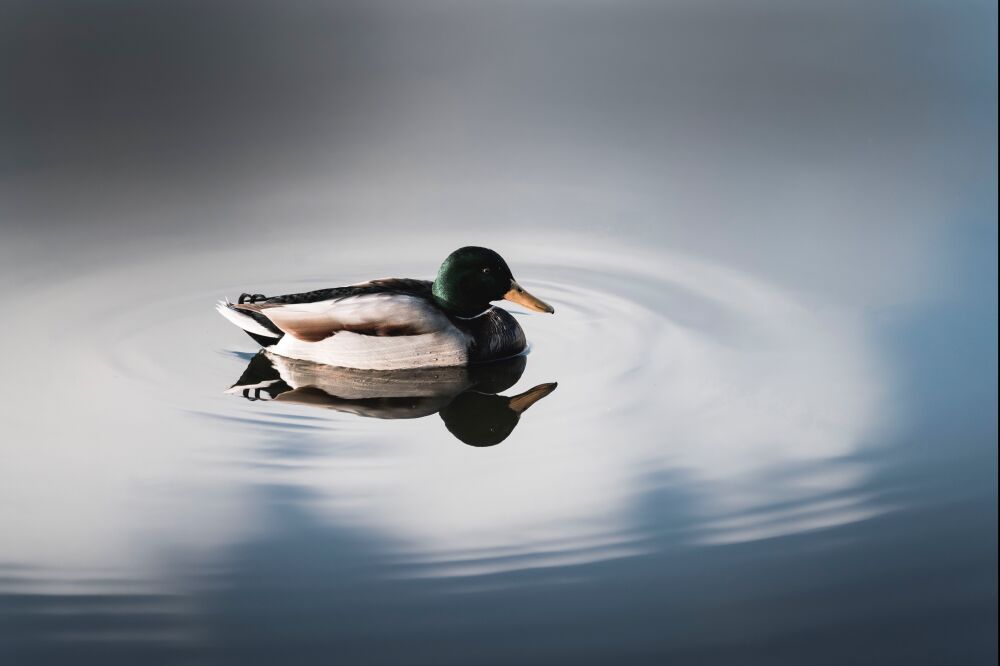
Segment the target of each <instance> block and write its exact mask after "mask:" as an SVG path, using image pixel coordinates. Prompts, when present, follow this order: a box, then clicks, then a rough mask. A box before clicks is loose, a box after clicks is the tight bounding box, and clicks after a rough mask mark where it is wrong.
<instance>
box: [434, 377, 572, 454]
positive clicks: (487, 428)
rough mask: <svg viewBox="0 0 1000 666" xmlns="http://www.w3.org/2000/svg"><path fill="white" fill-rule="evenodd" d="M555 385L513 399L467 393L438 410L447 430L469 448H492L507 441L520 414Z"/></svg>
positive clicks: (528, 391)
mask: <svg viewBox="0 0 1000 666" xmlns="http://www.w3.org/2000/svg"><path fill="white" fill-rule="evenodd" d="M555 388H556V384H555V383H554V382H553V383H551V384H539V385H538V386H536V387H534V388H532V389H529V390H527V391H525V392H524V393H521V394H519V395H516V396H514V397H512V398H508V397H506V396H502V395H490V394H487V393H479V392H477V391H466V392H465V393H463V394H461V395H459V396H457V397H456V398H455V399H454V400H452V401H451V403H450V404H449V405H448V406H447V407H445V408H444V409H442V410H441V412H440V414H441V419H442V420H443V421H444V425H445V427H446V428H448V431H449V432H450V433H451V434H453V435H454V436H455V437H457V438H458V439H460V440H461V441H463V442H465V443H466V444H468V445H469V446H494V445H496V444H499V443H500V442H502V441H503V440H505V439H507V437H508V436H509V435H510V433H511V432H512V431H513V430H514V426H516V425H517V422H518V421H519V420H520V419H521V414H523V413H524V411H525V410H527V409H528V407H531V406H532V405H533V404H535V403H536V402H538V401H539V400H541V399H542V398H544V397H545V396H547V395H548V394H549V393H552V391H554V390H555Z"/></svg>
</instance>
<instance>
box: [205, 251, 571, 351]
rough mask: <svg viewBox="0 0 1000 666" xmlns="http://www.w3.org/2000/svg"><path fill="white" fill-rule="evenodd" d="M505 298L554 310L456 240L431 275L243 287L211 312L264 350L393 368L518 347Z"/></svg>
mask: <svg viewBox="0 0 1000 666" xmlns="http://www.w3.org/2000/svg"><path fill="white" fill-rule="evenodd" d="M501 300H506V301H510V302H512V303H516V304H518V305H521V306H523V307H525V308H527V309H528V310H531V311H534V312H543V313H548V314H552V313H554V312H555V309H554V308H553V307H552V306H551V305H549V304H548V303H546V302H544V301H542V300H541V299H539V298H537V297H535V296H533V295H532V294H531V293H529V292H528V291H527V290H526V289H524V287H522V286H521V285H520V284H519V283H518V281H517V280H515V279H514V275H513V274H512V273H511V270H510V267H509V266H508V265H507V262H506V261H504V259H503V257H501V256H500V255H499V254H497V253H496V252H494V251H493V250H490V249H488V248H485V247H476V246H467V247H462V248H459V249H457V250H455V251H454V252H452V253H451V254H449V255H448V257H447V258H445V260H444V261H443V262H442V263H441V266H440V267H439V268H438V271H437V275H436V276H435V278H434V280H419V279H411V278H380V279H376V280H370V281H368V282H363V283H360V284H353V285H349V286H345V287H332V288H328V289H317V290H314V291H307V292H302V293H296V294H286V295H283V296H271V297H268V296H265V295H263V294H249V293H244V294H241V295H240V296H239V298H238V299H237V301H236V302H235V303H234V302H232V301H230V300H229V299H228V298H226V299H225V300H223V301H220V302H219V303H218V304H217V305H216V309H217V310H218V312H219V313H220V314H221V315H222V316H223V317H225V318H226V319H228V320H229V321H230V322H232V323H233V324H235V325H236V326H238V327H239V328H241V329H242V330H243V331H244V332H246V333H247V334H248V335H249V336H250V337H251V338H253V339H254V341H256V342H257V343H258V344H259V345H261V346H262V347H263V348H264V349H265V350H266V351H268V352H269V353H272V354H275V355H278V356H283V357H286V358H292V359H299V360H303V361H310V362H313V363H320V364H324V365H331V366H337V367H343V368H354V369H359V370H398V369H406V368H428V367H452V366H468V365H474V364H478V363H487V362H491V361H497V360H500V359H505V358H510V357H513V356H517V355H519V354H523V353H525V352H526V350H527V340H526V338H525V335H524V331H523V330H522V329H521V326H520V324H518V322H517V320H516V319H515V318H514V317H513V316H512V315H511V314H510V313H509V312H507V311H506V310H504V309H503V308H499V307H495V306H494V305H493V303H494V302H496V301H501Z"/></svg>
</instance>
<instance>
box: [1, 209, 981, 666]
mask: <svg viewBox="0 0 1000 666" xmlns="http://www.w3.org/2000/svg"><path fill="white" fill-rule="evenodd" d="M976 229H977V228H976V227H968V228H965V229H964V230H963V233H964V236H963V235H962V234H959V233H955V234H951V235H949V236H945V237H944V238H942V239H941V247H942V248H946V249H944V250H942V252H943V253H946V254H948V255H950V256H948V257H947V258H948V259H949V261H948V262H946V264H947V265H949V266H950V267H951V268H950V275H947V276H940V277H939V278H938V279H939V280H947V281H949V283H950V285H951V286H950V287H949V288H948V289H947V290H945V292H946V293H945V296H942V295H941V294H940V293H939V294H938V295H937V296H935V297H934V298H933V299H930V302H924V301H923V300H921V299H917V300H916V301H911V302H908V303H906V304H901V305H896V306H880V307H878V308H863V307H858V306H855V307H847V306H845V305H844V304H843V303H840V304H836V305H834V304H831V303H830V302H826V303H824V302H822V301H818V300H815V299H816V298H817V297H816V296H815V295H804V294H803V293H801V291H800V290H798V289H795V288H789V287H788V286H787V285H782V284H780V283H778V282H775V281H771V280H768V279H767V278H766V277H760V276H755V275H753V274H750V273H745V272H741V271H738V270H735V269H733V268H731V267H727V266H726V265H725V264H723V263H720V262H713V261H712V260H711V259H709V258H704V257H696V256H694V255H685V254H679V253H673V252H671V251H669V250H668V249H666V248H665V247H662V248H660V249H656V248H652V247H650V246H649V245H648V244H647V245H645V246H643V247H635V246H630V245H628V244H625V243H623V242H622V241H621V240H612V239H610V238H596V237H593V236H588V235H586V234H582V233H581V234H574V233H563V234H555V233H549V234H540V233H536V234H535V235H534V236H532V235H531V233H529V232H525V233H524V235H523V236H522V237H521V242H518V243H514V242H508V243H506V244H504V245H503V247H502V251H503V252H504V254H506V255H507V258H508V260H509V261H510V263H511V265H512V267H513V270H514V272H515V275H516V276H518V278H519V279H520V280H521V281H522V283H523V284H524V285H525V286H526V287H527V288H529V289H531V290H532V291H533V292H535V293H537V294H539V295H541V296H543V297H544V298H546V299H547V300H549V301H550V302H551V303H553V304H554V306H555V307H556V310H557V314H556V315H554V316H545V315H536V314H529V313H527V312H524V313H520V314H518V316H519V318H520V319H521V322H522V324H523V327H524V328H525V330H526V332H527V334H528V337H529V339H530V341H531V350H530V353H529V354H528V355H527V356H526V357H525V358H523V359H519V360H517V361H515V362H514V363H513V364H502V365H500V366H499V367H491V368H484V369H479V370H477V371H476V373H478V374H469V373H465V372H463V371H455V372H451V371H435V375H434V376H433V377H431V378H428V377H426V376H425V377H422V378H418V381H416V382H414V381H412V377H411V378H410V379H407V378H406V377H403V378H401V379H400V378H396V379H394V378H393V377H392V376H391V375H387V376H380V377H376V378H375V379H365V378H364V377H361V378H359V377H357V376H353V377H347V378H346V379H345V377H344V372H343V371H340V374H339V375H338V374H337V371H336V370H323V369H322V368H321V367H316V366H313V367H312V368H309V367H305V368H303V367H299V368H297V369H296V368H294V367H290V366H289V364H287V363H282V362H281V361H280V359H275V361H274V367H272V364H271V363H270V362H268V360H267V359H266V358H260V357H257V358H256V359H255V357H254V354H255V352H256V346H255V345H254V343H253V342H252V341H251V340H250V339H249V338H247V337H246V336H244V335H243V334H242V333H241V332H240V331H238V330H237V329H235V328H234V327H232V326H231V325H230V324H229V323H228V322H226V321H225V320H223V319H222V318H221V317H219V316H218V315H217V314H216V313H215V312H214V311H213V308H212V305H213V302H214V300H215V299H216V298H217V297H219V296H222V295H230V296H235V295H236V294H237V293H238V292H239V291H241V290H244V289H246V290H251V291H263V292H267V293H270V292H275V293H278V292H286V291H295V290H307V289H311V288H314V287H320V286H324V285H330V284H341V283H350V282H352V281H356V280H358V279H361V278H363V277H364V276H371V275H380V274H385V273H386V272H387V271H389V270H393V271H395V272H396V273H397V274H400V275H412V276H426V275H429V274H432V273H433V270H434V266H435V264H436V263H437V257H439V256H441V255H443V254H445V253H446V252H447V249H448V248H449V245H448V240H449V238H450V235H444V236H441V237H424V238H423V240H422V241H421V242H418V243H414V244H413V245H412V246H410V247H408V248H406V249H405V251H404V249H402V248H399V247H388V248H386V247H380V241H379V238H378V237H374V238H372V237H366V236H365V235H363V234H358V235H356V237H354V238H352V241H351V242H352V247H353V248H356V249H357V250H358V251H357V252H346V251H338V250H333V251H331V252H330V253H328V255H327V256H323V255H324V253H323V252H317V251H316V250H315V248H314V246H312V245H311V244H309V243H301V242H300V243H286V244H285V245H284V246H280V245H277V244H265V245H263V246H261V245H255V244H254V243H246V244H243V245H242V246H240V244H239V243H236V244H235V245H234V244H227V245H214V244H212V243H206V244H205V245H204V246H198V244H196V243H185V245H184V247H182V248H170V247H164V248H162V250H161V251H159V252H158V253H157V254H156V255H155V256H148V255H147V256H143V257H141V259H140V258H134V259H132V260H125V259H122V260H120V261H108V262H102V263H100V264H99V265H97V264H94V265H90V266H88V267H87V268H86V269H79V268H73V269H72V271H71V272H67V273H65V274H62V275H60V276H59V279H51V273H50V274H49V275H50V279H49V282H46V283H44V284H39V283H36V282H32V283H31V284H32V287H31V288H30V289H24V288H16V289H13V290H12V293H11V292H8V295H7V297H6V302H7V311H8V312H9V313H14V316H13V318H8V319H6V321H7V322H25V328H24V329H20V330H21V332H20V333H19V334H16V335H12V331H11V329H10V327H9V326H5V330H4V333H3V334H4V340H3V342H4V347H5V348H6V349H7V350H8V356H7V358H6V361H5V366H6V377H7V381H6V382H5V386H4V387H3V391H4V401H3V405H4V414H5V424H6V428H7V431H8V436H7V437H5V444H4V447H3V450H4V457H5V460H4V466H3V475H4V478H3V493H4V498H5V499H4V504H3V513H2V521H3V523H2V527H3V535H4V541H3V549H2V577H0V591H2V596H0V613H2V615H0V617H2V620H3V623H2V625H0V638H2V645H3V657H4V662H5V663H29V662H50V663H76V662H87V663H104V664H109V663H136V661H143V662H145V661H154V662H166V663H174V662H176V663H251V664H264V663H296V664H301V663H361V662H364V663H456V664H459V663H461V664H468V663H510V662H529V663H540V662H559V663H611V662H616V663H620V662H622V661H627V662H635V663H646V662H648V663H663V662H665V661H678V662H689V663H765V662H767V663H802V662H812V663H843V662H849V661H861V662H866V663H874V662H898V663H920V662H924V663H945V662H948V663H986V662H989V661H990V660H991V659H992V658H994V657H995V654H996V642H995V638H996V626H995V621H996V619H997V618H996V592H997V587H996V571H997V569H996V564H997V560H996V557H997V551H996V543H997V542H996V536H997V532H996V522H995V521H996V512H997V505H996V460H997V458H996V456H997V451H996V436H997V430H996V427H997V415H996V381H995V380H996V349H995V345H994V343H995V341H996V340H995V336H996V328H995V327H996V287H995V286H992V287H991V286H990V281H989V280H988V278H989V272H990V271H991V270H993V271H994V272H995V268H996V266H995V261H996V254H995V241H996V229H995V227H994V228H989V227H979V228H978V231H977V230H976ZM498 240H499V239H498ZM497 245H498V247H499V244H497ZM990 247H992V248H993V249H992V250H991V249H989V248H990ZM331 255H332V256H336V258H337V261H336V265H335V266H333V267H330V266H329V265H327V264H326V261H327V260H328V259H329V256H331ZM269 256H272V257H273V256H281V257H285V258H286V259H285V260H283V261H281V262H274V261H271V262H269V261H268V260H267V258H268V257H269ZM991 263H992V266H991ZM178 266H183V267H184V270H183V271H181V272H178V271H177V267H178ZM241 266H242V267H243V268H242V269H240V267H241ZM249 267H253V268H252V270H251V268H249ZM241 270H242V271H243V272H242V273H241V272H240V271H241ZM25 271H26V273H27V274H30V273H31V268H30V267H26V268H25ZM30 279H31V280H35V279H36V278H34V277H32V278H30ZM157 284H164V285H169V286H165V287H164V288H163V289H157V288H155V287H154V288H151V287H150V285H157ZM19 328H20V327H19ZM25 332H27V333H28V334H27V335H25ZM251 363H255V364H256V366H255V369H254V368H251V369H250V370H247V368H248V365H249V364H251ZM244 371H247V372H248V375H247V376H246V377H244V378H243V379H242V380H241V381H240V382H239V383H242V384H243V385H246V386H250V387H251V388H250V390H248V392H247V393H246V396H244V395H243V393H242V391H240V390H239V389H238V390H237V391H235V394H233V393H226V390H227V389H228V388H229V387H230V386H231V385H232V384H234V383H236V382H238V380H240V377H241V375H242V374H243V373H244ZM269 373H270V374H269ZM279 373H280V374H279ZM362 374H363V373H362ZM272 380H278V381H277V382H275V381H272ZM267 382H271V383H267ZM281 382H284V383H281ZM551 382H557V383H558V387H557V388H555V390H554V391H552V392H551V393H549V394H548V395H545V396H544V397H542V398H541V399H540V400H538V401H537V402H535V403H534V404H533V405H532V406H531V408H530V409H529V410H527V411H525V412H524V413H523V415H522V416H521V418H520V420H519V421H518V420H517V418H516V417H512V416H511V411H510V410H509V408H508V403H507V401H506V400H500V399H497V398H495V396H494V395H493V394H501V395H505V396H508V397H509V396H514V395H516V394H519V393H522V392H524V391H526V390H528V389H530V388H532V387H535V386H538V385H543V384H548V383H551ZM253 386H257V390H254V389H253V388H252V387H253ZM261 386H263V387H264V388H263V389H262V390H261ZM309 387H312V388H311V389H310V388H309ZM317 387H318V388H317ZM414 387H416V388H414ZM428 387H429V388H428ZM323 389H325V391H324V390H323ZM340 389H342V390H340ZM470 389H471V390H470ZM548 389H551V387H548ZM292 390H296V391H297V395H298V398H299V399H298V400H283V399H282V397H281V396H282V394H283V393H284V394H285V398H286V399H287V398H289V396H290V395H291V393H290V391H292ZM310 390H311V393H310ZM303 391H305V392H304V393H303ZM338 391H339V393H338ZM352 391H353V393H352ZM247 397H249V398H260V399H259V400H248V399H247ZM269 398H275V399H273V400H271V399H269ZM497 400H500V403H502V404H496V401H497ZM401 417H402V418H401ZM409 417H417V418H409ZM508 433H509V434H508ZM505 435H506V436H505ZM497 440H500V441H499V443H496V444H495V445H492V446H482V444H484V443H486V444H492V443H494V442H495V441H497ZM470 443H471V444H476V445H474V446H470V445H468V444H470ZM477 445H478V446H477Z"/></svg>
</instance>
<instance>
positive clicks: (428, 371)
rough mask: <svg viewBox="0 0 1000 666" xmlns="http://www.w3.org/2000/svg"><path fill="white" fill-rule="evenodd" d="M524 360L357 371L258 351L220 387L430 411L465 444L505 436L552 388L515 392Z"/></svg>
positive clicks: (355, 406)
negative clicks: (234, 377) (229, 383)
mask: <svg viewBox="0 0 1000 666" xmlns="http://www.w3.org/2000/svg"><path fill="white" fill-rule="evenodd" d="M526 360H527V359H526V358H525V357H524V356H523V355H522V356H515V357H513V358H509V359H506V360H503V361H497V362H496V363H484V364H478V365H474V366H468V367H451V368H411V369H407V370H357V369H353V368H338V367H331V366H329V365H321V364H318V363H312V362H310V361H302V360H299V359H291V358H285V357H282V356H278V355H276V354H271V353H269V352H267V351H260V352H257V355H256V356H254V357H253V358H252V359H251V360H250V364H249V365H247V367H246V369H245V370H244V371H243V375H242V376H241V377H240V378H239V379H238V380H237V381H236V383H235V384H233V385H232V386H231V387H230V388H229V390H228V391H226V393H230V394H234V395H242V396H243V397H244V398H247V399H248V400H255V401H256V400H264V401H271V402H279V403H283V404H295V405H306V406H309V407H320V408H324V409H332V410H335V411H338V412H346V413H350V414H356V415H358V416H365V417H369V418H377V419H416V418H422V417H425V416H430V415H431V414H435V413H437V414H438V415H440V417H441V420H442V421H444V425H445V427H446V428H447V429H448V431H449V432H451V433H452V434H453V435H454V436H455V437H456V438H458V439H459V440H461V441H462V442H464V443H466V444H469V445H470V446H493V445H495V444H499V443H500V442H502V441H504V440H505V439H506V438H507V437H508V436H509V435H510V433H511V432H512V431H513V430H514V427H515V426H517V424H518V421H519V420H520V418H521V415H522V414H523V413H524V412H525V411H526V410H527V409H528V408H529V407H531V406H532V405H533V404H535V403H536V402H538V401H539V400H541V399H542V398H544V397H545V396H547V395H549V394H550V393H552V391H554V390H555V388H556V383H555V382H550V383H547V384H539V385H537V386H534V387H532V388H530V389H528V390H526V391H522V392H521V393H519V394H517V395H514V396H505V395H499V394H500V392H502V391H505V390H507V389H509V388H511V387H512V386H514V384H516V383H517V382H518V380H520V378H521V374H522V373H523V372H524V366H525V362H526Z"/></svg>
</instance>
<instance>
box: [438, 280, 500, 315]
mask: <svg viewBox="0 0 1000 666" xmlns="http://www.w3.org/2000/svg"><path fill="white" fill-rule="evenodd" d="M431 294H432V297H433V299H434V303H435V304H436V305H437V306H438V307H439V308H441V309H442V310H444V311H445V312H447V313H448V314H450V315H452V316H455V317H462V318H463V319H471V318H473V317H478V316H479V315H481V314H483V313H484V312H486V311H487V310H489V309H490V304H489V303H471V302H467V301H463V300H461V299H457V298H455V297H454V295H453V294H449V293H448V290H446V289H442V288H441V287H440V285H439V284H438V282H437V281H435V282H434V285H433V286H432V287H431Z"/></svg>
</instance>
